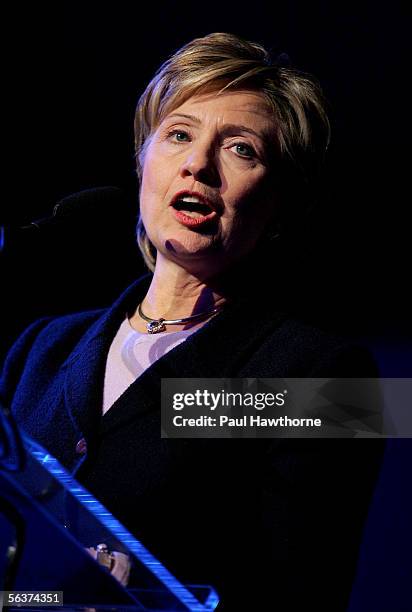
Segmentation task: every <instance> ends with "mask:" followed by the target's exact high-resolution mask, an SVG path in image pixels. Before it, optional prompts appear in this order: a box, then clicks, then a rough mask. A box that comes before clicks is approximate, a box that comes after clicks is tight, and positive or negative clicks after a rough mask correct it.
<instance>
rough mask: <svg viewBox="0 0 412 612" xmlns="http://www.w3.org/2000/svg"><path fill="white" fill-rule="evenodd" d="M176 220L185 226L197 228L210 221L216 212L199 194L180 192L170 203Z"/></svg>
mask: <svg viewBox="0 0 412 612" xmlns="http://www.w3.org/2000/svg"><path fill="white" fill-rule="evenodd" d="M171 207H172V208H173V210H174V215H175V217H176V219H177V220H178V221H179V222H180V223H182V224H183V225H187V226H192V227H194V226H198V225H201V224H204V223H208V222H209V221H212V220H213V219H214V218H215V217H216V216H217V212H216V210H215V207H214V206H213V205H212V203H211V202H209V200H208V199H207V198H205V197H204V196H202V195H201V194H197V193H193V192H185V191H181V192H179V193H177V194H176V195H175V197H174V198H173V200H172V202H171Z"/></svg>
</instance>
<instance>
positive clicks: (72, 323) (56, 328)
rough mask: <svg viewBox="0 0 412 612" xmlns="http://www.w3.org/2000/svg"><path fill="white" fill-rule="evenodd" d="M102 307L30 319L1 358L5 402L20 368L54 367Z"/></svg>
mask: <svg viewBox="0 0 412 612" xmlns="http://www.w3.org/2000/svg"><path fill="white" fill-rule="evenodd" d="M104 312H105V310H104V309H101V310H93V311H87V312H79V313H74V314H70V315H64V316H59V317H44V318H41V319H38V320H37V321H34V323H32V324H31V325H30V326H29V327H28V328H27V329H26V330H25V331H24V332H23V333H22V334H21V336H20V337H19V338H18V339H17V340H16V342H15V343H14V345H13V346H12V347H11V349H10V351H9V352H8V354H7V357H6V359H5V361H4V364H3V368H2V372H1V378H0V399H1V400H2V401H3V402H4V403H5V404H8V403H9V401H10V397H11V396H12V395H13V390H14V388H15V387H16V385H17V383H18V381H19V379H20V377H21V375H22V372H23V370H26V369H29V370H30V369H33V368H34V369H35V367H37V366H38V364H40V363H41V364H42V368H45V369H47V367H48V365H50V366H51V365H53V364H55V365H56V367H58V366H59V365H61V363H62V362H63V361H64V360H65V359H66V358H67V357H68V355H69V354H70V353H71V351H72V350H73V348H74V347H75V346H76V344H77V343H78V342H79V340H80V339H81V338H82V337H83V335H84V334H85V333H86V332H87V330H88V329H89V328H90V326H91V325H93V323H94V322H95V321H96V320H97V319H98V318H99V317H100V316H101V315H102V314H103V313H104Z"/></svg>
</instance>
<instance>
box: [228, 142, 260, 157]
mask: <svg viewBox="0 0 412 612" xmlns="http://www.w3.org/2000/svg"><path fill="white" fill-rule="evenodd" d="M233 147H235V151H236V153H237V154H238V155H239V156H240V157H245V158H247V159H251V158H252V157H255V156H256V151H255V150H254V148H253V147H251V146H250V145H248V144H246V143H244V142H236V143H235V144H234V145H232V148H233Z"/></svg>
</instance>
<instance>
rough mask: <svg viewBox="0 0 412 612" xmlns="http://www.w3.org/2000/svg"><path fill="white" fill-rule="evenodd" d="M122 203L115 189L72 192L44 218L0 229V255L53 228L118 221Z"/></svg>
mask: <svg viewBox="0 0 412 612" xmlns="http://www.w3.org/2000/svg"><path fill="white" fill-rule="evenodd" d="M125 203H126V200H125V196H124V193H123V191H122V190H121V189H119V188H118V187H112V186H108V187H96V188H94V189H85V190H83V191H80V192H78V193H74V194H72V195H69V196H67V197H65V198H63V199H61V200H59V201H58V202H57V204H55V206H54V208H53V212H52V214H51V215H49V216H47V217H42V218H40V219H36V220H34V221H31V222H30V223H29V224H28V225H23V226H20V227H17V228H10V227H3V226H0V252H3V251H6V250H8V249H9V248H11V247H12V246H13V244H19V243H20V244H21V242H22V239H24V238H25V237H29V236H34V235H41V234H43V232H45V231H49V230H50V229H53V228H59V227H63V226H67V225H74V226H76V225H77V226H84V225H89V224H90V223H91V222H93V223H95V224H97V225H98V224H99V223H101V221H102V220H105V221H107V220H108V219H109V218H110V219H114V218H116V219H118V218H119V216H121V215H122V209H123V212H124V210H125ZM119 213H120V214H119Z"/></svg>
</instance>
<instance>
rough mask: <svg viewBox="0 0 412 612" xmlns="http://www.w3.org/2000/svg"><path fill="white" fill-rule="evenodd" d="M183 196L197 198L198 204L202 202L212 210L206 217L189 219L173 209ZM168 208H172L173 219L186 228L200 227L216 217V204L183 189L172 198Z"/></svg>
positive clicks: (198, 194) (199, 194) (196, 193)
mask: <svg viewBox="0 0 412 612" xmlns="http://www.w3.org/2000/svg"><path fill="white" fill-rule="evenodd" d="M183 196H192V197H194V198H197V199H198V200H199V201H200V202H202V203H203V204H205V205H206V206H209V208H211V209H212V210H211V212H210V213H209V214H208V215H204V216H203V217H196V218H195V217H189V215H186V214H185V213H184V212H183V211H181V210H176V209H175V208H173V205H174V204H175V202H177V201H178V200H180V199H181V198H182V197H183ZM170 206H171V208H172V211H173V214H174V216H175V219H177V221H179V223H181V224H182V225H186V226H187V227H200V226H201V225H205V224H206V223H210V222H211V221H213V219H215V218H216V217H217V208H218V206H217V203H216V202H214V201H212V200H209V198H207V197H206V196H204V195H202V194H201V193H198V192H197V191H189V190H188V189H183V190H182V191H178V192H177V193H175V195H174V196H173V198H172V200H171V202H170Z"/></svg>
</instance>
